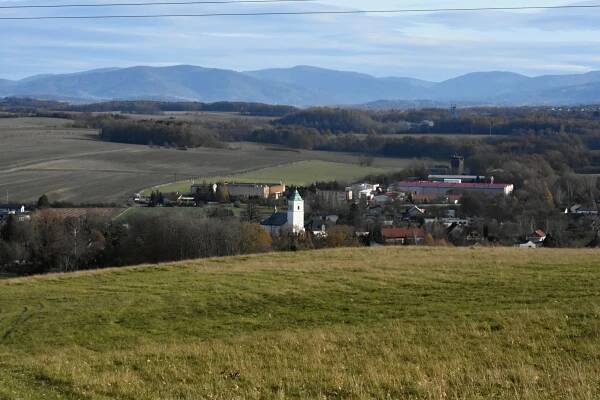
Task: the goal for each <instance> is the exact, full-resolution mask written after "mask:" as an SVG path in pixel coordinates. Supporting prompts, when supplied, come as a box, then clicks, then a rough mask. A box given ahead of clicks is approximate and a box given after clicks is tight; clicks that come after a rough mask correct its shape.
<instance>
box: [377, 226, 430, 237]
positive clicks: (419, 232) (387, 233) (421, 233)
mask: <svg viewBox="0 0 600 400" xmlns="http://www.w3.org/2000/svg"><path fill="white" fill-rule="evenodd" d="M381 235H382V236H383V237H384V238H385V239H407V238H413V237H418V238H424V237H425V230H424V229H423V228H381Z"/></svg>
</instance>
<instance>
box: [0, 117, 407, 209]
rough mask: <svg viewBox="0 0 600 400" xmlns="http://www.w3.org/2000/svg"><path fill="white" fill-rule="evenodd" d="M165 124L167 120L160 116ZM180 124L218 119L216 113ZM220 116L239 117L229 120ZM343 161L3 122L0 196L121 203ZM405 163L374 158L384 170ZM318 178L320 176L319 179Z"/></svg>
mask: <svg viewBox="0 0 600 400" xmlns="http://www.w3.org/2000/svg"><path fill="white" fill-rule="evenodd" d="M162 118H164V116H163V117H162ZM177 118H183V119H190V118H196V119H197V118H210V119H215V118H219V116H218V115H216V113H208V114H207V113H200V114H198V115H193V116H191V115H189V114H184V115H181V116H177ZM221 118H236V116H235V115H234V114H227V115H225V116H221ZM306 160H317V161H327V162H335V163H342V164H346V165H348V168H351V169H356V168H357V167H356V165H355V164H358V157H357V156H356V155H350V154H342V153H329V152H316V151H304V150H302V151H285V149H282V148H278V147H275V146H268V145H267V146H263V145H258V144H251V143H232V144H231V145H230V148H226V149H208V148H197V149H191V150H188V151H181V150H176V149H166V148H157V147H149V146H141V145H128V144H121V143H108V142H102V141H99V140H97V132H96V131H94V130H86V129H78V128H74V127H73V122H72V121H70V120H66V119H53V118H2V119H0V193H1V195H2V198H3V199H4V198H5V195H6V193H7V192H8V195H9V201H10V202H25V201H35V200H37V198H38V197H39V196H41V195H42V194H44V193H46V194H48V195H49V197H50V199H51V200H52V201H57V200H62V201H71V202H75V203H94V202H96V203H110V202H117V203H123V202H125V201H126V200H127V199H128V198H130V197H131V196H132V195H133V193H135V192H138V191H140V190H142V189H144V188H148V187H152V186H155V185H160V184H165V183H169V182H175V181H179V180H184V179H188V178H191V177H199V176H206V177H211V176H229V175H235V174H238V173H242V172H245V171H246V172H247V171H250V170H257V169H261V168H268V167H274V166H278V165H282V164H288V163H293V162H298V161H306ZM406 163H407V160H397V159H396V160H393V159H385V158H382V159H377V160H376V165H377V164H379V165H380V166H381V167H382V168H391V167H394V168H397V166H400V167H401V166H402V165H406ZM324 175H325V174H323V175H322V176H324Z"/></svg>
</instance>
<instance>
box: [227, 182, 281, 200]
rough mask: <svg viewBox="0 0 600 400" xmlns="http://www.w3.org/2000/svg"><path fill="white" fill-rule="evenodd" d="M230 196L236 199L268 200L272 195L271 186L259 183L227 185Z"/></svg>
mask: <svg viewBox="0 0 600 400" xmlns="http://www.w3.org/2000/svg"><path fill="white" fill-rule="evenodd" d="M225 186H226V187H227V191H228V192H229V196H230V197H232V198H235V199H250V198H258V199H268V198H269V196H270V194H271V189H270V188H269V185H266V184H258V183H227V184H226V185H225Z"/></svg>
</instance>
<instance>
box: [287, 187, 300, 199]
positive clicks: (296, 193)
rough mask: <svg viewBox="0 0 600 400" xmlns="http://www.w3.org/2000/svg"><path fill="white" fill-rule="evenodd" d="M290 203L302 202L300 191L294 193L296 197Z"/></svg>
mask: <svg viewBox="0 0 600 400" xmlns="http://www.w3.org/2000/svg"><path fill="white" fill-rule="evenodd" d="M290 201H302V197H300V193H298V189H296V191H295V192H294V196H293V197H292V198H291V199H290Z"/></svg>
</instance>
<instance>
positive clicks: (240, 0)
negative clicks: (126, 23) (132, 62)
mask: <svg viewBox="0 0 600 400" xmlns="http://www.w3.org/2000/svg"><path fill="white" fill-rule="evenodd" d="M311 1H316V0H220V1H219V0H214V1H152V2H143V3H98V4H40V5H17V6H0V10H15V9H23V8H77V7H86V8H90V7H138V6H182V5H197V4H241V3H253V4H256V3H291V2H295V3H306V2H311Z"/></svg>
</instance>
